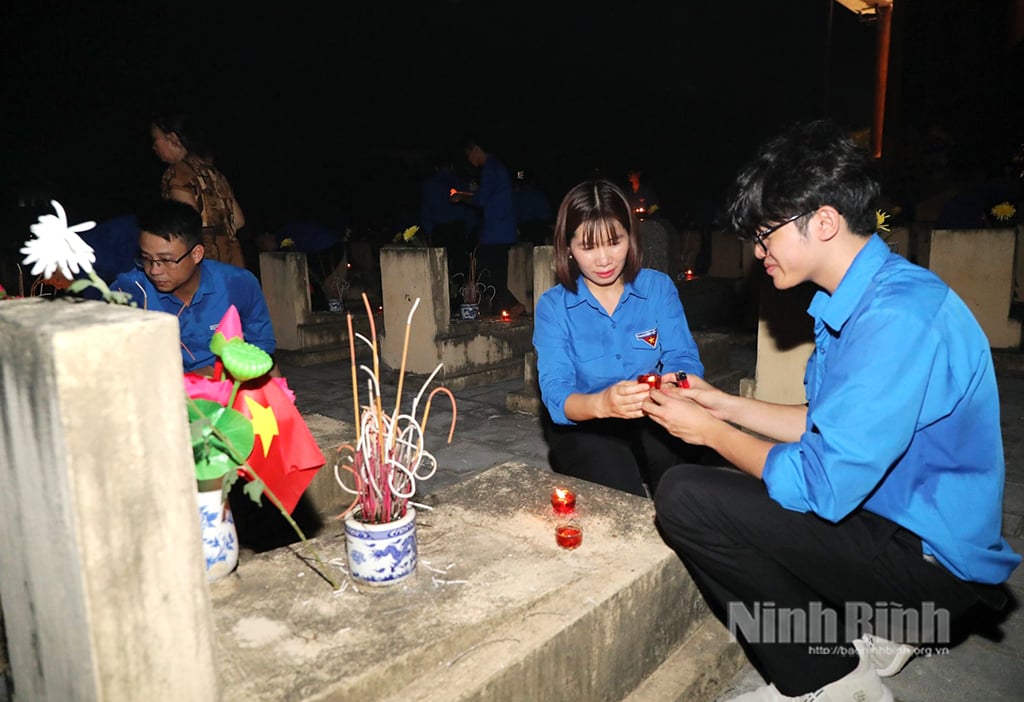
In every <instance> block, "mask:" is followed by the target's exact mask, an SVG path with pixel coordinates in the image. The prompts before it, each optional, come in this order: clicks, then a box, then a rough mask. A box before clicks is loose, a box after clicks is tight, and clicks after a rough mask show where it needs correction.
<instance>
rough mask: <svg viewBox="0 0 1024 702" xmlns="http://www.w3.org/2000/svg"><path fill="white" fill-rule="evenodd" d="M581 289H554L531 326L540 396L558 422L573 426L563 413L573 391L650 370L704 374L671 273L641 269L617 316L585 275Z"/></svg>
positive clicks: (579, 282)
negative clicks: (602, 301)
mask: <svg viewBox="0 0 1024 702" xmlns="http://www.w3.org/2000/svg"><path fill="white" fill-rule="evenodd" d="M576 284H577V290H578V292H576V293H571V292H569V291H568V290H566V289H565V288H564V287H562V286H561V285H556V286H555V287H553V288H551V289H550V290H548V291H547V292H545V293H544V294H543V295H541V297H540V299H539V300H538V301H537V309H536V313H535V316H534V322H533V347H534V349H535V350H536V351H537V374H538V378H539V381H540V392H541V397H542V399H543V400H544V405H545V406H546V407H547V408H548V411H549V412H550V413H551V419H552V420H554V421H555V422H556V423H557V424H575V422H573V421H571V420H570V419H569V418H567V417H566V416H565V399H566V398H567V397H569V395H571V394H573V393H584V394H589V393H595V392H600V391H601V390H604V389H605V388H607V387H609V386H610V385H614V384H615V383H617V382H619V381H621V380H627V379H634V380H635V379H636V377H637V376H639V375H641V374H643V373H650V372H652V371H664V372H666V373H669V372H673V371H676V370H684V371H686V372H687V373H692V374H694V375H696V376H703V375H704V366H703V364H701V362H700V354H699V352H698V350H697V342H696V341H694V339H693V334H691V333H690V327H689V325H688V324H687V323H686V314H685V313H684V312H683V305H682V303H681V302H680V301H679V291H678V290H677V289H676V286H675V283H673V282H672V279H671V278H669V277H668V276H667V275H665V274H664V273H659V272H658V271H653V270H650V269H646V268H644V269H641V270H640V273H639V274H638V275H637V277H636V280H634V281H633V282H632V283H626V286H625V290H624V291H623V293H622V297H621V298H620V299H619V304H618V305H617V306H616V307H615V311H614V313H613V314H612V315H611V316H609V315H608V313H607V312H605V310H604V308H603V307H601V304H600V303H599V302H598V301H597V299H596V298H595V297H594V295H593V294H592V293H591V292H590V289H589V288H588V287H587V285H586V283H585V282H584V279H583V276H582V275H581V276H580V277H579V279H578V280H577V283H576Z"/></svg>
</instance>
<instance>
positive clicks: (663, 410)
mask: <svg viewBox="0 0 1024 702" xmlns="http://www.w3.org/2000/svg"><path fill="white" fill-rule="evenodd" d="M694 380H696V379H695V378H692V376H691V381H690V382H691V385H692V384H693V382H694ZM700 382H701V384H702V385H704V386H705V387H706V388H710V393H709V392H708V391H707V390H684V389H675V388H670V389H667V390H651V392H650V395H649V397H648V398H647V400H646V401H645V402H644V403H643V411H644V412H645V413H646V414H647V416H649V417H650V418H651V419H653V420H654V421H655V422H657V423H658V424H660V425H661V426H663V427H665V429H666V430H667V431H668V432H669V433H670V434H672V435H673V436H676V437H678V438H680V439H682V440H683V441H685V442H686V443H688V444H694V445H699V446H708V445H710V443H711V441H712V433H713V432H714V431H715V430H716V429H719V428H720V427H721V424H722V422H721V420H719V419H718V418H717V417H715V416H714V415H713V414H712V413H711V411H710V410H709V409H708V408H706V407H703V406H702V405H700V404H698V402H697V401H696V400H695V399H694V397H692V395H694V394H696V393H700V392H704V393H708V394H711V393H715V392H718V391H717V390H715V389H714V388H713V387H711V386H710V385H708V384H707V383H705V382H704V381H703V380H701V381H700Z"/></svg>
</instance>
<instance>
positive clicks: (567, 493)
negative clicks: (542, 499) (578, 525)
mask: <svg viewBox="0 0 1024 702" xmlns="http://www.w3.org/2000/svg"><path fill="white" fill-rule="evenodd" d="M551 507H552V508H553V509H554V510H555V514H572V513H573V512H574V511H576V494H575V493H574V492H572V491H571V490H568V489H566V488H555V491H554V492H552V493H551Z"/></svg>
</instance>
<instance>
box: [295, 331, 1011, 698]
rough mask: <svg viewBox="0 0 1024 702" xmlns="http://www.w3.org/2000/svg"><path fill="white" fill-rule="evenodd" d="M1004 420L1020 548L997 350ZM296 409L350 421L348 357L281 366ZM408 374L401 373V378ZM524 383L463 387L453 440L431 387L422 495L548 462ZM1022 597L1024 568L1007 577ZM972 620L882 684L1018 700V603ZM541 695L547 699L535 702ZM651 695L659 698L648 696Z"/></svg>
mask: <svg viewBox="0 0 1024 702" xmlns="http://www.w3.org/2000/svg"><path fill="white" fill-rule="evenodd" d="M753 360H754V349H753V346H752V339H751V338H750V337H737V343H735V344H734V345H733V353H732V362H733V367H734V368H737V369H745V370H747V371H748V373H750V374H752V371H753ZM997 368H998V369H999V370H998V377H999V385H1000V394H1001V400H1002V424H1003V434H1004V444H1005V450H1006V463H1007V470H1006V474H1007V483H1006V493H1005V500H1004V533H1005V534H1006V535H1007V538H1008V539H1009V540H1010V542H1011V544H1012V545H1013V546H1014V548H1015V549H1016V550H1017V551H1018V552H1022V553H1024V363H1022V362H1021V356H1020V355H1019V354H1003V355H1000V356H999V357H997ZM284 372H285V375H286V377H287V378H288V381H289V384H290V385H291V387H292V388H293V389H294V390H295V392H296V396H297V404H298V406H299V409H300V410H301V411H302V412H304V413H306V412H315V413H319V414H322V415H325V416H328V417H333V418H336V419H341V420H346V421H352V414H353V406H352V392H351V369H350V366H349V365H348V364H347V363H344V364H324V365H318V366H310V367H299V366H291V367H289V366H286V367H284ZM407 382H408V381H407ZM522 389H523V383H522V381H521V380H511V381H504V382H500V383H494V384H490V385H485V386H480V387H476V388H469V389H466V390H460V391H459V392H458V393H457V403H458V421H457V425H456V430H455V440H454V441H453V443H452V445H451V446H447V445H445V441H444V437H445V436H446V434H447V429H448V425H449V422H450V421H451V413H450V409H449V403H448V401H447V400H446V399H445V398H444V397H442V396H440V395H438V396H435V400H434V402H433V403H432V406H431V411H430V417H429V421H428V427H427V446H428V449H430V450H432V451H433V452H434V453H435V456H436V457H437V460H438V463H439V465H440V469H439V470H438V473H437V475H436V476H435V477H434V478H432V479H431V480H429V481H427V482H426V483H424V484H423V485H422V486H421V493H422V494H429V493H431V492H434V491H436V490H439V489H442V488H444V487H446V486H448V485H451V484H453V483H456V482H458V481H460V480H462V479H464V478H466V477H468V476H470V475H474V474H476V473H478V472H480V471H482V470H485V469H486V468H489V467H491V466H493V465H496V464H498V463H502V462H505V461H522V462H525V463H529V464H532V465H534V466H536V467H539V468H543V467H548V465H549V464H548V461H547V446H546V445H545V443H544V439H543V435H542V432H541V429H540V426H539V423H538V420H537V418H536V417H535V416H533V415H529V414H522V413H517V412H513V411H510V410H508V409H507V407H506V404H505V401H506V397H507V395H508V394H509V393H510V392H519V391H521V390H522ZM418 390H419V388H418V387H410V385H407V386H406V388H405V392H403V395H404V399H403V407H405V408H408V407H410V406H411V402H412V398H413V395H414V394H415V393H416V392H417V391H418ZM383 398H384V402H385V405H387V404H389V403H390V404H392V405H393V403H394V398H395V388H394V387H393V386H385V388H384V392H383ZM1010 586H1011V592H1012V593H1013V594H1014V596H1015V597H1016V599H1017V600H1018V601H1024V568H1019V569H1018V570H1017V571H1016V572H1015V573H1014V575H1013V578H1012V579H1011V582H1010ZM974 625H975V629H974V631H972V632H971V633H970V635H969V636H968V637H967V638H966V640H964V641H963V642H962V643H960V644H959V645H957V646H955V647H953V648H952V650H951V651H950V652H949V653H948V654H946V655H938V656H933V657H930V658H918V659H915V660H913V661H911V662H910V664H909V665H908V666H907V667H906V669H904V671H903V672H902V673H900V674H899V675H898V676H896V677H895V678H892V679H890V681H889V685H890V687H891V688H892V690H893V692H894V693H895V695H896V698H897V700H899V701H900V702H926V701H927V702H930V701H933V700H1020V699H1022V698H1024V692H1022V691H1024V612H1022V610H1021V607H1020V605H1019V604H1017V603H1014V604H1013V605H1012V607H1011V608H1010V609H1009V611H1008V612H1007V613H1005V616H1004V617H1003V618H1002V619H998V618H994V617H991V616H988V617H986V616H983V615H982V614H980V613H979V615H978V616H977V617H976V618H975V621H974ZM760 684H763V683H762V682H761V681H760V679H759V677H758V676H757V673H756V672H755V671H754V670H753V668H752V667H750V666H748V667H747V668H745V669H744V670H743V671H742V672H741V673H740V674H739V675H738V676H737V677H736V678H735V679H734V680H732V681H731V683H730V684H729V685H728V688H727V690H725V691H723V698H726V699H727V698H728V697H729V696H732V695H735V694H737V693H738V692H739V691H744V690H747V689H751V688H752V687H756V686H757V685H760ZM538 702H546V701H538ZM652 702H658V701H656V700H652Z"/></svg>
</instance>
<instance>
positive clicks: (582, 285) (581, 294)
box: [565, 273, 647, 310]
mask: <svg viewBox="0 0 1024 702" xmlns="http://www.w3.org/2000/svg"><path fill="white" fill-rule="evenodd" d="M635 282H636V281H633V283H625V284H624V285H623V287H624V290H623V291H622V299H620V300H619V304H620V305H621V304H622V300H625V299H626V298H627V297H629V296H630V295H635V296H636V297H639V298H641V299H644V300H646V299H647V293H646V292H644V291H642V290H639V289H638V288H637V287H636V285H634V283H635ZM584 302H586V303H587V304H588V305H590V306H591V307H593V308H594V309H596V310H600V309H603V308H602V307H601V303H599V302H598V301H597V298H596V297H594V293H592V292H590V288H588V287H587V283H586V279H585V278H584V277H583V274H582V273H580V274H579V276H578V277H577V278H576V292H570V291H569V290H566V291H565V306H566V307H567V308H572V307H576V306H578V305H582V304H583V303H584Z"/></svg>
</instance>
